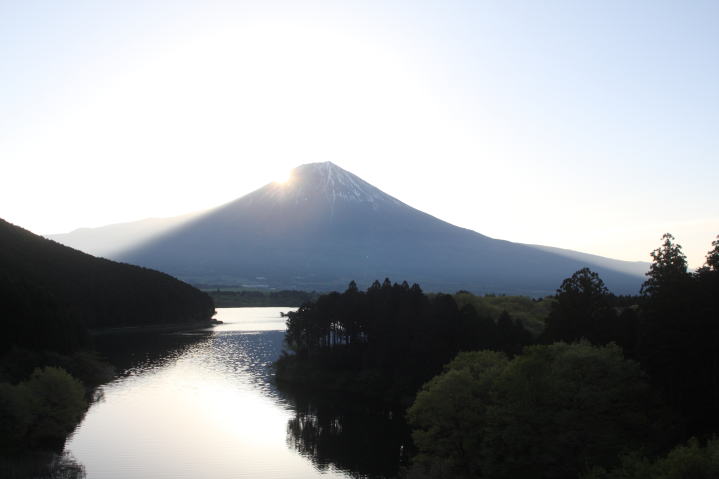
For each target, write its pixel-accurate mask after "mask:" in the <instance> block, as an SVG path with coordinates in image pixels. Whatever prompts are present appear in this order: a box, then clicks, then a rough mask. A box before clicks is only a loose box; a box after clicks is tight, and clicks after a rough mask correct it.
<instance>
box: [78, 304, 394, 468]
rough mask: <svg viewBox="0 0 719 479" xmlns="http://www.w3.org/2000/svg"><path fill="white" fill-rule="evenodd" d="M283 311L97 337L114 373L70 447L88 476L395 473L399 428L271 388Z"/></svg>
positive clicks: (360, 411) (378, 416) (224, 314)
mask: <svg viewBox="0 0 719 479" xmlns="http://www.w3.org/2000/svg"><path fill="white" fill-rule="evenodd" d="M288 309H289V308H224V309H222V308H221V309H218V315H217V317H218V319H220V320H222V321H224V322H225V324H223V325H220V326H216V327H214V328H213V329H212V330H207V331H197V332H192V333H184V334H165V335H153V336H137V335H134V336H114V337H111V338H104V339H101V342H100V343H99V344H98V348H99V349H100V350H101V351H103V353H104V354H106V355H107V356H108V357H109V358H110V360H111V361H112V362H113V363H114V364H115V365H116V367H118V369H119V371H120V372H121V374H120V376H119V377H118V379H116V380H115V381H113V382H111V383H109V384H107V385H105V386H104V387H103V388H102V390H101V392H102V395H103V398H102V399H101V400H100V401H98V402H97V403H95V404H94V405H93V406H92V407H91V408H90V410H89V411H88V413H87V416H86V417H85V419H84V421H83V422H82V424H81V425H80V426H79V427H78V429H77V430H76V432H75V433H74V434H73V435H72V436H71V437H70V439H69V440H68V442H67V446H66V451H67V452H69V454H70V455H71V456H72V457H74V459H75V460H76V461H77V462H78V463H80V464H82V465H83V466H84V468H85V471H86V474H87V477H88V478H89V479H109V478H118V479H119V478H122V479H131V478H142V479H154V478H218V479H221V478H240V477H252V478H281V477H283V478H314V477H323V478H335V477H357V476H365V475H369V476H390V475H393V474H394V472H396V468H397V464H398V459H399V456H400V451H401V450H403V448H404V443H405V442H406V433H405V431H404V428H403V424H402V422H401V420H400V421H398V420H397V418H396V417H392V415H391V414H389V413H386V412H381V411H380V412H377V411H369V410H368V408H367V407H366V405H363V404H361V403H359V404H358V403H353V402H352V401H346V400H341V399H337V398H334V399H329V398H317V397H313V396H307V394H306V393H299V392H294V391H285V390H283V391H282V392H280V391H278V390H277V388H276V387H275V386H274V384H273V382H272V380H271V379H272V378H271V370H270V368H269V367H268V366H269V365H270V363H271V362H272V361H274V360H275V359H276V358H277V357H278V356H279V354H280V352H281V349H282V339H283V334H284V333H283V330H284V328H285V323H284V318H281V317H280V311H287V310H288ZM395 416H396V415H395Z"/></svg>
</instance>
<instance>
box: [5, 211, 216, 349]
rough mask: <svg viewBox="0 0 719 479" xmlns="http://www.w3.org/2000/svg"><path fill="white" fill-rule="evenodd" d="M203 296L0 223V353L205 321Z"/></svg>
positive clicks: (209, 307) (210, 309)
mask: <svg viewBox="0 0 719 479" xmlns="http://www.w3.org/2000/svg"><path fill="white" fill-rule="evenodd" d="M213 313H214V306H213V303H212V300H211V299H210V298H209V297H208V296H207V294H205V293H203V292H201V291H199V290H197V289H196V288H194V287H192V286H190V285H189V284H186V283H183V282H182V281H179V280H177V279H175V278H173V277H171V276H169V275H167V274H165V273H161V272H159V271H153V270H150V269H146V268H141V267H138V266H133V265H129V264H121V263H116V262H114V261H110V260H108V259H102V258H95V257H93V256H90V255H88V254H86V253H83V252H80V251H77V250H74V249H72V248H69V247H67V246H63V245H61V244H58V243H56V242H55V241H51V240H48V239H45V238H42V237H40V236H37V235H35V234H33V233H31V232H29V231H27V230H24V229H22V228H20V227H18V226H15V225H13V224H10V223H8V222H6V221H4V220H2V219H0V315H1V316H0V318H1V324H2V327H3V334H2V335H0V336H1V338H2V339H0V353H1V352H2V351H3V350H4V349H5V348H7V347H9V346H11V345H15V346H22V347H27V348H30V349H36V350H44V349H50V350H58V351H62V350H73V349H74V348H75V347H78V346H80V345H81V343H82V342H83V341H84V340H83V334H84V331H86V330H87V329H88V328H102V327H111V326H113V327H114V326H137V325H145V324H156V323H181V322H186V321H188V322H189V321H205V320H207V321H209V320H210V318H211V317H212V314H213Z"/></svg>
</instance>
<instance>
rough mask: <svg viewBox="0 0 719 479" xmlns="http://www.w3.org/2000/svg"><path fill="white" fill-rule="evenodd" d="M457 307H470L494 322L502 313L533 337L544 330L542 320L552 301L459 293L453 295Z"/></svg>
mask: <svg viewBox="0 0 719 479" xmlns="http://www.w3.org/2000/svg"><path fill="white" fill-rule="evenodd" d="M454 300H455V301H456V302H457V306H459V308H460V309H461V308H462V307H463V306H465V305H471V306H472V307H473V308H474V309H475V311H476V312H477V315H479V316H481V317H488V318H491V319H492V320H494V321H495V322H496V321H497V320H498V319H499V316H500V315H501V314H502V312H503V311H506V312H507V313H509V314H510V315H511V316H512V317H513V318H515V319H517V320H519V321H521V323H522V325H523V326H524V327H525V328H526V329H527V330H528V331H530V332H531V333H532V334H533V335H534V336H537V335H539V334H540V333H541V332H542V330H543V329H544V320H545V318H546V317H547V315H548V314H549V311H550V308H551V305H552V303H553V302H554V299H553V298H551V297H547V298H541V299H539V300H537V299H532V298H530V297H527V296H504V295H499V296H497V295H484V296H476V295H474V294H472V293H469V292H467V291H459V292H457V293H456V294H455V295H454Z"/></svg>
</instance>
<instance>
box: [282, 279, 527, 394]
mask: <svg viewBox="0 0 719 479" xmlns="http://www.w3.org/2000/svg"><path fill="white" fill-rule="evenodd" d="M532 340H533V338H532V336H531V334H530V333H529V332H528V331H527V330H526V329H525V328H523V327H522V325H521V323H520V322H519V321H517V320H515V319H513V318H512V317H511V316H510V315H509V314H508V313H507V312H506V311H505V312H503V313H502V314H500V316H499V317H498V318H497V319H496V320H494V319H493V318H492V317H491V315H479V314H478V313H477V312H476V310H475V309H474V308H473V307H472V306H471V305H465V306H464V307H462V308H461V309H460V308H459V307H458V305H457V302H456V301H455V300H454V298H453V297H452V296H450V295H446V294H433V295H431V296H428V295H425V294H424V293H423V292H422V290H421V289H420V287H419V286H418V285H416V284H414V285H412V286H409V284H407V283H406V282H403V283H401V284H398V283H394V284H393V283H392V282H391V281H390V280H389V279H385V281H384V282H383V283H379V281H375V282H374V283H373V284H372V285H371V286H370V287H369V288H368V289H367V290H366V291H360V290H359V289H358V288H357V285H356V284H355V283H354V281H353V282H351V283H350V285H349V287H348V288H347V290H346V291H345V292H344V293H336V292H335V293H329V294H326V295H323V296H320V297H319V298H318V299H317V301H315V302H312V303H306V304H303V305H302V306H301V307H300V308H299V309H298V310H297V311H295V312H290V313H288V319H287V332H286V335H285V341H286V345H287V347H288V349H289V350H290V351H291V352H292V353H293V354H289V355H284V356H283V357H282V358H280V360H279V361H278V362H277V364H276V368H277V377H278V379H279V380H280V381H294V382H298V383H305V384H311V385H313V386H315V387H321V388H325V389H337V390H345V391H353V392H357V393H359V394H365V395H370V396H378V397H381V398H383V399H384V400H386V401H388V402H394V403H403V404H406V405H408V404H409V402H411V400H412V398H413V397H414V394H415V392H416V391H417V389H418V388H419V386H421V385H422V384H423V383H424V382H425V381H427V380H428V379H429V378H431V377H432V376H433V375H435V374H437V373H438V372H439V371H441V368H442V365H444V364H446V363H447V362H448V361H449V360H450V359H451V358H452V357H454V356H455V355H456V354H457V353H458V352H459V351H467V350H472V349H482V348H490V347H492V348H497V349H499V350H502V351H506V352H508V353H511V354H515V353H518V352H519V351H521V349H522V347H523V346H524V345H526V344H530V343H531V342H532Z"/></svg>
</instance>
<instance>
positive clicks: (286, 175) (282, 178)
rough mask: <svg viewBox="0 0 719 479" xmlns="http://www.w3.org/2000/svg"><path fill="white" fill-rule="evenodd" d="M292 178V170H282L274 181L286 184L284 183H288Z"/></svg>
mask: <svg viewBox="0 0 719 479" xmlns="http://www.w3.org/2000/svg"><path fill="white" fill-rule="evenodd" d="M290 178H292V171H291V170H287V171H283V172H281V173H278V174H277V175H276V176H275V181H274V182H275V183H277V184H279V185H284V184H287V183H288V182H289V181H290Z"/></svg>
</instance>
